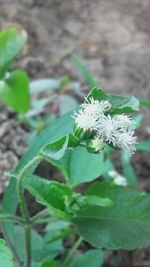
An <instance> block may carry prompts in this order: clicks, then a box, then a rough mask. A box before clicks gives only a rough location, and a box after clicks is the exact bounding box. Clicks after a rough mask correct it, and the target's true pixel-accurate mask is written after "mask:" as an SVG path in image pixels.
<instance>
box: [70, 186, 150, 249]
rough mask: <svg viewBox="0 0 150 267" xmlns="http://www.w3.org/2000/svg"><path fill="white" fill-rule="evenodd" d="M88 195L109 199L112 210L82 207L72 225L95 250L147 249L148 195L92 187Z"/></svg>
mask: <svg viewBox="0 0 150 267" xmlns="http://www.w3.org/2000/svg"><path fill="white" fill-rule="evenodd" d="M87 195H97V196H100V197H107V198H110V199H111V200H112V201H113V203H114V205H113V207H111V208H108V207H107V208H105V207H97V206H87V205H86V206H84V207H82V208H81V209H80V211H79V212H78V213H77V216H76V218H74V219H73V222H74V223H75V225H76V226H77V228H78V230H79V232H80V234H81V236H83V238H84V239H85V240H87V241H88V242H89V243H90V244H92V245H93V246H95V247H98V248H109V249H120V248H121V249H125V250H132V249H136V248H142V247H147V246H149V245H150V195H149V194H146V193H144V192H141V193H140V192H137V191H136V190H134V189H131V188H122V187H119V186H115V185H113V184H109V183H108V182H104V183H99V182H97V183H95V184H94V185H93V186H92V187H91V188H90V189H89V190H88V192H87Z"/></svg>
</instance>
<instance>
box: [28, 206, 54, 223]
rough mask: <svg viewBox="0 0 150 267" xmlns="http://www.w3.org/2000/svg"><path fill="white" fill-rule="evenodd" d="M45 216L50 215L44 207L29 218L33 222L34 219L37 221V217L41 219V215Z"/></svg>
mask: <svg viewBox="0 0 150 267" xmlns="http://www.w3.org/2000/svg"><path fill="white" fill-rule="evenodd" d="M47 216H50V214H49V212H48V210H47V209H44V210H42V211H40V212H39V213H37V214H36V215H34V216H33V217H32V218H31V220H30V221H31V223H34V222H35V221H37V220H38V219H43V217H47Z"/></svg>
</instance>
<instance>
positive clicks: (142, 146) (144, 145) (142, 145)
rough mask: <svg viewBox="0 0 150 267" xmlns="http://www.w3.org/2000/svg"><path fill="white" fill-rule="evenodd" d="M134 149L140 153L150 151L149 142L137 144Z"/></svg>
mask: <svg viewBox="0 0 150 267" xmlns="http://www.w3.org/2000/svg"><path fill="white" fill-rule="evenodd" d="M136 149H137V150H140V151H150V140H147V141H141V142H139V143H138V144H137V145H136Z"/></svg>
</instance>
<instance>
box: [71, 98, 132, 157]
mask: <svg viewBox="0 0 150 267" xmlns="http://www.w3.org/2000/svg"><path fill="white" fill-rule="evenodd" d="M110 108H111V104H110V103H109V102H108V101H106V100H102V101H98V100H94V99H93V98H90V99H86V102H85V103H83V104H82V105H81V109H80V110H79V113H75V115H74V119H75V123H76V126H77V128H81V129H82V130H83V131H85V132H86V131H90V132H92V133H93V134H94V137H95V139H94V140H93V145H94V149H97V150H99V149H98V147H99V146H100V147H101V145H102V142H103V144H105V143H108V144H111V145H113V146H114V147H116V148H122V149H124V150H126V151H128V152H129V153H130V154H133V153H134V151H135V144H136V137H135V136H134V128H135V127H134V125H133V122H132V120H131V118H130V117H129V116H127V115H125V114H121V115H114V116H111V115H110V114H108V111H109V110H110ZM100 140H101V141H100Z"/></svg>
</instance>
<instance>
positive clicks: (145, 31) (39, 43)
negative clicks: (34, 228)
mask: <svg viewBox="0 0 150 267" xmlns="http://www.w3.org/2000/svg"><path fill="white" fill-rule="evenodd" d="M6 27H16V28H17V29H19V30H24V31H26V32H27V34H28V44H27V46H26V48H25V50H24V52H23V55H22V56H20V58H19V59H18V60H17V62H16V63H15V66H14V67H15V68H17V67H19V68H22V69H24V70H26V71H27V73H28V74H29V76H30V77H31V79H40V78H54V79H60V78H61V77H64V76H66V75H67V76H68V77H70V79H71V80H73V81H78V82H80V84H81V92H82V91H83V92H88V91H89V90H90V89H91V88H89V87H88V86H87V84H86V83H85V81H84V80H83V78H82V76H81V75H80V73H79V71H78V70H77V68H75V67H74V66H73V64H72V61H71V54H72V53H73V52H76V54H77V55H78V56H79V57H80V59H81V60H82V63H83V64H84V65H85V66H86V67H87V69H88V70H89V71H90V72H91V74H92V75H93V77H94V79H95V80H96V82H97V83H98V85H99V86H100V87H102V88H103V89H104V90H106V92H108V93H113V94H120V95H134V96H136V97H138V98H140V99H150V1H149V0H92V1H91V0H71V1H70V0H0V29H4V28H6ZM77 98H78V97H77ZM53 104H54V105H53V106H52V109H53V111H54V113H55V110H57V105H56V102H55V103H53ZM65 105H66V103H65ZM0 108H1V113H0V124H1V131H0V139H1V142H0V174H1V173H4V172H6V171H8V170H10V169H11V168H12V167H13V166H15V164H16V163H17V161H18V158H19V157H20V156H21V155H22V154H23V152H24V151H25V149H26V146H27V145H26V130H25V129H24V128H22V127H21V126H18V125H17V126H16V121H15V120H14V119H13V116H12V114H10V112H9V110H7V109H6V107H5V108H4V107H3V106H2V105H1V106H0ZM60 113H61V112H60ZM62 113H63V112H62ZM142 113H143V120H142V127H141V128H140V129H139V130H138V136H139V139H150V126H149V125H150V123H149V122H150V120H149V110H146V109H143V110H142ZM10 125H11V127H10ZM10 128H11V130H10V131H9V133H8V129H10ZM2 129H3V131H2ZM16 131H17V132H16ZM14 151H17V154H16V152H15V153H14ZM4 152H5V153H4ZM116 164H117V159H116ZM133 166H134V169H135V173H136V176H137V177H138V179H139V187H140V189H145V190H147V191H149V190H150V180H149V179H148V178H149V169H150V160H149V156H148V153H146V152H140V153H139V152H137V153H136V155H135V156H134V159H133ZM4 180H5V179H4ZM142 253H144V257H145V255H146V253H147V252H146V251H145V252H141V254H140V257H143V254H142ZM141 255H142V256H141ZM128 257H129V256H128ZM135 257H138V256H137V255H136V256H135ZM125 258H127V255H125ZM121 259H122V258H121ZM129 262H130V261H128V260H127V263H126V265H120V266H126V267H127V266H130V265H128V264H129ZM136 262H137V261H136ZM137 264H138V263H137ZM134 266H141V265H134ZM142 266H144V265H142ZM147 266H150V265H147Z"/></svg>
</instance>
